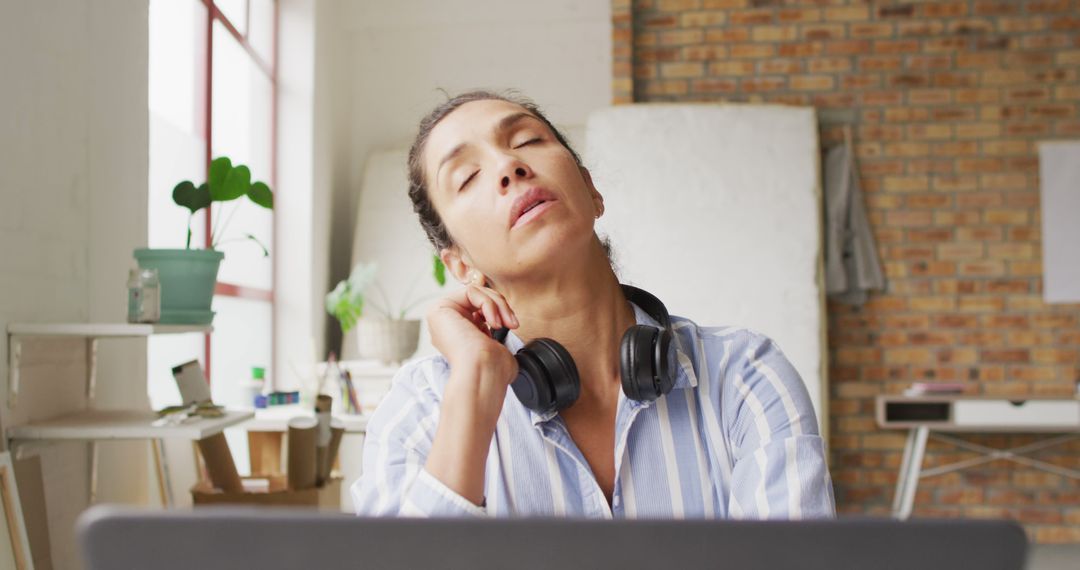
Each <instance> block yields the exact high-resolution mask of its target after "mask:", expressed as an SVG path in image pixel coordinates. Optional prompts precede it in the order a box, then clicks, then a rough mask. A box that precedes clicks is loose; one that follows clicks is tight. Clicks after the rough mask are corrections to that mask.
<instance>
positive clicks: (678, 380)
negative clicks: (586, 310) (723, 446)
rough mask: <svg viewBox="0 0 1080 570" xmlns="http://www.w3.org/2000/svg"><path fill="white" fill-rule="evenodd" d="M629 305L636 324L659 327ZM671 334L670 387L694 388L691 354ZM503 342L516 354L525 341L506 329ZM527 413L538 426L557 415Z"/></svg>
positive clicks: (633, 402) (635, 404)
mask: <svg viewBox="0 0 1080 570" xmlns="http://www.w3.org/2000/svg"><path fill="white" fill-rule="evenodd" d="M630 306H631V307H633V308H634V320H635V321H636V323H637V324H639V325H651V326H654V327H657V328H659V327H660V322H659V321H657V320H656V319H654V318H653V317H652V315H650V314H649V313H647V312H645V311H644V310H643V309H642V308H641V307H639V306H637V304H635V303H633V302H631V303H630ZM673 334H674V336H675V338H673V339H672V341H673V342H674V343H675V347H676V349H675V350H676V357H677V360H678V366H676V369H675V384H674V385H673V386H672V388H671V389H672V390H686V389H687V388H695V387H697V384H698V381H697V374H696V373H695V372H694V366H693V364H692V363H693V360H692V356H693V355H692V354H687V353H686V352H684V351H683V349H682V342H683V339H682V338H680V336H679V333H678V332H674V331H673ZM503 344H504V345H505V346H506V348H508V349H509V350H510V352H511V353H514V354H517V352H518V351H519V350H521V349H522V347H524V346H525V342H524V341H522V340H521V339H520V338H518V336H517V335H516V334H514V331H512V330H511V331H508V333H507V335H506V339H505V341H504V342H503ZM626 402H627V404H628V405H629V406H630V407H631V408H635V407H643V408H647V407H649V406H651V405H652V402H639V401H636V400H631V399H629V398H626ZM529 415H530V417H531V418H532V423H533V425H535V426H538V425H540V424H542V423H544V422H547V421H550V420H551V419H552V418H554V417H555V416H557V415H558V412H548V413H546V414H540V413H537V412H535V411H533V410H529Z"/></svg>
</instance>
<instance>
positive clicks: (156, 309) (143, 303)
mask: <svg viewBox="0 0 1080 570" xmlns="http://www.w3.org/2000/svg"><path fill="white" fill-rule="evenodd" d="M127 288H128V322H129V323H156V322H158V321H159V320H161V282H160V281H159V280H158V271H157V269H132V270H131V271H129V272H128V281H127Z"/></svg>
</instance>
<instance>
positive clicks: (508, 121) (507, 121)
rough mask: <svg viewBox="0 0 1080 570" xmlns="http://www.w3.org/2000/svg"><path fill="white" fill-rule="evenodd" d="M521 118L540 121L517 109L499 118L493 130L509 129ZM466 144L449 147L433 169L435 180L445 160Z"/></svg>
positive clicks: (458, 152)
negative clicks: (437, 165) (448, 150)
mask: <svg viewBox="0 0 1080 570" xmlns="http://www.w3.org/2000/svg"><path fill="white" fill-rule="evenodd" d="M523 119H534V120H536V121H537V122H540V119H538V118H537V117H536V115H533V114H532V113H528V112H525V111H519V112H517V113H511V114H509V115H507V116H505V117H503V118H501V119H499V122H498V124H496V125H495V129H494V130H495V132H499V131H505V130H506V129H509V128H510V127H512V126H514V125H515V124H517V122H518V121H521V120H523ZM468 146H469V143H464V142H463V143H459V144H458V145H457V146H455V147H454V148H452V149H450V152H448V153H446V156H444V157H443V158H442V160H440V161H439V167H438V168H437V169H435V179H436V180H438V178H439V173H440V172H442V167H443V165H445V164H446V163H447V162H450V160H451V159H453V158H454V157H455V156H457V155H459V154H461V152H462V151H464V150H465V149H466V148H467V147H468Z"/></svg>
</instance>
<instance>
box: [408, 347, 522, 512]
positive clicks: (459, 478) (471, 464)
mask: <svg viewBox="0 0 1080 570" xmlns="http://www.w3.org/2000/svg"><path fill="white" fill-rule="evenodd" d="M505 397H506V380H505V379H503V378H501V377H500V374H499V373H498V372H497V371H495V370H493V368H492V367H490V366H483V365H476V366H458V367H454V368H453V369H452V371H451V374H450V381H449V382H448V384H447V390H446V393H445V395H444V399H443V401H442V403H441V405H440V414H439V425H438V427H437V428H436V430H435V439H434V440H433V441H432V445H431V452H430V453H429V454H428V457H427V462H426V463H425V465H424V468H425V469H426V470H427V472H428V473H430V474H431V475H432V476H433V477H435V478H436V479H438V480H439V481H440V482H442V483H443V484H444V485H446V486H447V487H448V488H449V489H451V490H452V491H454V492H455V493H457V494H459V495H461V496H462V497H464V498H465V499H467V500H469V501H470V502H472V503H473V504H475V505H481V504H482V503H483V502H484V467H485V465H486V463H487V455H488V449H489V448H490V446H491V438H492V436H493V435H494V433H495V423H496V422H497V421H498V419H499V413H500V412H501V411H502V402H503V400H504V399H505Z"/></svg>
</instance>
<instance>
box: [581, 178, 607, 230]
mask: <svg viewBox="0 0 1080 570" xmlns="http://www.w3.org/2000/svg"><path fill="white" fill-rule="evenodd" d="M580 168H581V177H582V178H583V179H584V180H585V185H586V186H587V187H588V188H589V197H590V198H592V201H593V207H594V208H595V209H596V216H595V217H597V218H599V217H600V216H602V215H603V214H604V196H603V195H601V194H600V191H599V190H597V189H596V185H595V184H593V180H592V174H591V173H589V169H588V168H585V167H584V166H582V167H580Z"/></svg>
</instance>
